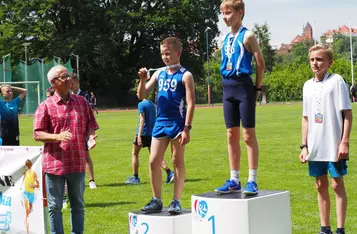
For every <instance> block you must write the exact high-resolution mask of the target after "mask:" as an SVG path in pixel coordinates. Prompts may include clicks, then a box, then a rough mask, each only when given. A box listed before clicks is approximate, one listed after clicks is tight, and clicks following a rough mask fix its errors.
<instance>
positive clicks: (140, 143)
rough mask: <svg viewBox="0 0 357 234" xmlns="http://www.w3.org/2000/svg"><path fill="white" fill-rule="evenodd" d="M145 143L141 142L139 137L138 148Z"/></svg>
mask: <svg viewBox="0 0 357 234" xmlns="http://www.w3.org/2000/svg"><path fill="white" fill-rule="evenodd" d="M142 144H143V142H142V141H141V136H138V146H141V145H142Z"/></svg>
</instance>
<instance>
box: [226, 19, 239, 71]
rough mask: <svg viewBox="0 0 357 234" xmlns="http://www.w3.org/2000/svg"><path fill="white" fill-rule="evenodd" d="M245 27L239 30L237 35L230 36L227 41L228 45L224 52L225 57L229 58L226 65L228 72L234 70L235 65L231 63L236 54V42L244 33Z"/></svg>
mask: <svg viewBox="0 0 357 234" xmlns="http://www.w3.org/2000/svg"><path fill="white" fill-rule="evenodd" d="M242 29H243V27H242V26H241V27H240V28H239V30H238V32H237V33H236V35H235V36H234V37H233V35H232V37H233V38H232V37H231V36H230V37H228V41H227V44H226V46H225V48H224V52H225V55H226V56H227V58H228V62H227V65H226V70H227V71H231V70H232V69H233V63H232V62H231V58H232V56H233V54H234V52H235V49H234V44H235V42H236V40H237V39H238V36H239V33H240V32H241V31H242Z"/></svg>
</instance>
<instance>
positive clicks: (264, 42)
mask: <svg viewBox="0 0 357 234" xmlns="http://www.w3.org/2000/svg"><path fill="white" fill-rule="evenodd" d="M252 31H253V33H254V34H255V36H256V38H257V40H258V43H259V46H260V48H261V50H262V53H263V57H264V60H265V71H267V72H272V70H273V66H274V50H273V49H272V47H271V46H270V44H269V42H270V34H271V33H270V32H269V26H268V23H267V22H265V23H264V24H263V25H259V24H254V28H253V30H252Z"/></svg>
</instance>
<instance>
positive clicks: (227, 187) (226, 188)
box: [214, 180, 241, 193]
mask: <svg viewBox="0 0 357 234" xmlns="http://www.w3.org/2000/svg"><path fill="white" fill-rule="evenodd" d="M214 191H215V192H217V193H238V192H240V191H241V186H240V182H239V183H238V184H237V183H236V182H235V181H234V180H226V182H225V183H224V185H223V186H221V187H219V188H216V189H215V190H214Z"/></svg>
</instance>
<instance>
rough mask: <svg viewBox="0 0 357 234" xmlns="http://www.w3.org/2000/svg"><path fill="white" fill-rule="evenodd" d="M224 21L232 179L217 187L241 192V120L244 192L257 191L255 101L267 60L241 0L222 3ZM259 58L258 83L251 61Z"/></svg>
mask: <svg viewBox="0 0 357 234" xmlns="http://www.w3.org/2000/svg"><path fill="white" fill-rule="evenodd" d="M220 8H221V12H222V14H223V19H224V22H225V23H226V25H227V26H228V27H231V32H230V33H228V34H227V36H226V37H225V39H224V41H223V44H222V63H221V67H220V71H221V74H222V78H223V82H222V83H223V111H224V120H225V123H226V128H227V139H228V156H229V166H230V179H229V180H227V181H226V182H225V183H224V185H223V186H221V187H219V188H216V189H215V191H216V192H218V193H233V192H240V191H241V183H240V158H241V149H240V144H239V141H240V122H242V128H243V139H244V141H245V143H246V146H247V152H248V164H249V165H248V166H249V178H248V182H247V184H246V185H245V187H244V191H243V192H244V194H245V195H255V194H257V193H258V185H257V183H256V177H257V169H258V156H259V149H258V141H257V137H256V133H255V103H256V99H257V97H258V96H259V93H260V91H261V84H262V78H263V72H264V67H265V65H264V59H263V56H262V53H261V51H260V48H259V44H258V42H257V39H256V38H255V36H254V34H253V33H252V32H251V31H249V30H248V29H247V28H245V27H243V26H242V20H243V17H244V12H245V7H244V2H243V1H242V0H224V1H223V2H222V4H221V6H220ZM253 58H255V61H256V64H257V66H256V84H255V86H254V84H253V81H252V79H251V77H250V75H251V74H252V73H253V68H252V60H253Z"/></svg>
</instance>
